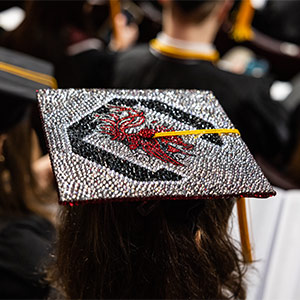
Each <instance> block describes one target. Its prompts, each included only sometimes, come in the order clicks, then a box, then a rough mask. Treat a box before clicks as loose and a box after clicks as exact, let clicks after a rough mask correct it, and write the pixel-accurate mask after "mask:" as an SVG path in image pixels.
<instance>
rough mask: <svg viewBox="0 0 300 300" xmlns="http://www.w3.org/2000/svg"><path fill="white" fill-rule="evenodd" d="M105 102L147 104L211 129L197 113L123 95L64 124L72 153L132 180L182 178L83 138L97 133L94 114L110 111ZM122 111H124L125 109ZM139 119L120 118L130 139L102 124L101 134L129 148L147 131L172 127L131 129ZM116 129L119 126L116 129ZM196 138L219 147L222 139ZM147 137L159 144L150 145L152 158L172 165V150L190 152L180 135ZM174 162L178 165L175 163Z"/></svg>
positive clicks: (172, 179) (145, 136) (154, 109)
mask: <svg viewBox="0 0 300 300" xmlns="http://www.w3.org/2000/svg"><path fill="white" fill-rule="evenodd" d="M109 105H112V106H125V107H131V108H133V107H135V106H136V105H142V106H143V107H147V108H148V109H150V110H152V111H154V112H158V113H161V114H164V115H167V116H169V117H171V118H172V119H174V120H177V121H179V122H182V123H185V124H188V125H190V126H192V127H193V128H195V129H213V128H214V126H213V125H212V124H211V123H209V122H207V121H205V120H203V119H201V118H199V117H197V116H194V115H190V114H188V113H186V112H184V111H182V110H180V109H177V108H174V107H171V106H169V105H167V104H165V103H162V102H160V101H157V100H146V99H126V98H125V99H124V98H123V99H117V98H116V99H113V100H111V101H109V102H108V103H107V105H103V106H101V107H100V108H98V109H95V110H94V111H92V112H91V113H89V114H88V115H86V116H85V117H83V118H82V119H81V120H79V121H77V122H75V123H73V124H72V125H70V126H69V127H68V129H67V132H68V137H69V140H70V145H71V147H72V151H73V153H75V154H77V155H80V156H81V157H84V158H85V159H88V160H90V161H92V162H95V163H97V164H98V165H101V166H104V167H106V168H109V169H111V170H114V171H116V172H118V173H119V174H122V175H124V176H126V177H127V178H130V179H133V180H136V181H157V180H159V181H162V180H163V181H179V180H181V179H182V176H181V175H179V174H176V173H175V172H172V171H169V170H167V169H165V168H164V167H162V168H161V169H159V170H158V171H152V170H149V169H148V168H146V167H142V166H140V165H137V164H135V163H133V162H130V161H128V160H126V159H123V158H121V157H119V156H117V155H114V154H113V153H110V152H107V151H105V150H104V149H101V148H99V147H96V146H94V145H93V144H91V143H89V142H88V141H86V138H87V136H89V135H91V134H92V133H94V132H95V131H96V130H97V131H98V132H99V129H98V128H99V126H101V124H100V123H101V122H100V123H99V119H98V118H99V117H96V118H95V116H96V115H98V116H106V115H109V114H110V113H111V111H110V109H109V108H108V106H109ZM133 110H134V109H133ZM125 113H126V114H128V111H127V112H125ZM134 114H137V112H136V113H134V112H133V111H131V115H132V116H133V115H134ZM112 118H113V117H112ZM109 119H110V118H109ZM112 120H113V119H112ZM142 120H143V118H142V117H141V115H140V116H139V117H134V118H133V119H132V121H131V119H130V118H128V119H125V121H123V126H124V123H125V122H126V123H125V127H126V126H127V128H126V129H125V131H124V132H125V133H126V134H127V136H130V134H131V133H135V138H133V137H131V139H127V138H125V137H124V139H123V140H122V137H123V136H122V137H121V133H116V132H117V131H116V129H115V131H113V130H112V129H111V128H110V127H104V128H105V134H107V135H108V136H110V137H111V138H112V139H113V138H115V139H120V140H121V142H122V141H123V142H124V143H125V144H126V143H127V145H128V146H129V147H131V149H134V147H140V148H141V149H143V146H142V142H143V143H145V142H146V139H147V138H148V136H150V133H151V134H152V132H151V131H149V130H154V131H155V130H160V129H163V130H160V131H166V130H172V129H171V128H169V129H166V128H159V127H155V126H153V128H147V130H146V131H143V129H146V128H145V126H144V128H141V129H139V130H137V129H134V128H131V125H134V126H136V128H137V127H138V126H141V125H142V124H141V125H137V124H139V123H140V122H142ZM104 122H105V121H104ZM128 122H129V123H128ZM107 123H108V124H106V125H112V124H111V123H110V122H107ZM116 123H117V121H116V120H114V125H115V124H116ZM102 124H103V125H104V124H105V123H102ZM126 124H127V125H126ZM119 125H120V126H121V124H120V123H119ZM119 125H118V126H119ZM128 126H129V127H128ZM118 130H120V129H118ZM135 130H136V131H135ZM102 131H103V130H102ZM108 132H109V133H108ZM138 132H140V134H142V136H140V135H139V136H140V138H137V136H138V134H137V133H138ZM125 136H126V135H125ZM200 138H201V139H205V140H207V141H209V142H211V143H213V144H215V145H217V146H220V147H221V146H222V145H223V142H222V140H221V138H220V137H219V135H218V134H210V135H209V134H206V135H205V134H204V135H202V136H201V137H200ZM137 140H139V141H137ZM149 140H151V141H152V140H153V142H154V141H156V140H157V142H158V143H159V145H157V146H156V147H158V149H159V150H157V149H155V150H153V149H154V148H155V147H154V146H153V145H151V149H152V150H151V153H152V154H151V155H153V156H156V157H161V159H162V160H163V159H164V160H170V159H171V161H172V162H171V161H169V162H170V163H172V164H174V162H175V159H174V158H173V157H171V155H174V153H181V154H182V155H190V154H187V153H188V151H190V150H191V147H190V145H182V144H181V141H180V137H176V139H175V137H168V138H164V139H163V140H162V138H159V139H149V138H148V139H147V141H148V142H149ZM158 140H160V141H158ZM175 141H176V142H175ZM179 141H180V142H179ZM144 147H145V149H146V150H144V149H143V151H145V152H146V153H149V151H150V150H149V149H148V146H144ZM161 151H162V152H161ZM177 151H179V152H177ZM169 157H170V158H169ZM173 160H174V161H173ZM175 164H177V165H178V162H177V163H175Z"/></svg>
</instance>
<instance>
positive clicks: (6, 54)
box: [0, 47, 57, 132]
mask: <svg viewBox="0 0 300 300" xmlns="http://www.w3.org/2000/svg"><path fill="white" fill-rule="evenodd" d="M52 74H53V66H52V65H51V64H50V63H48V62H46V61H43V60H40V59H37V58H35V57H31V56H29V55H26V54H23V53H20V52H16V51H13V50H10V49H6V48H2V47H0V97H1V98H0V105H1V109H0V132H1V131H6V130H8V129H9V128H10V127H12V126H13V125H14V124H16V123H17V122H18V121H20V120H21V119H22V117H23V115H24V113H25V112H26V110H27V108H28V105H30V104H33V103H36V90H37V89H41V88H47V87H51V88H56V87H57V86H56V81H55V79H54V78H53V77H52Z"/></svg>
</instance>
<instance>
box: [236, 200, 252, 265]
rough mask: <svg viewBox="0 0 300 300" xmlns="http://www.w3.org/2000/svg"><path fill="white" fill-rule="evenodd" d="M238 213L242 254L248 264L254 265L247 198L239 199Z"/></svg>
mask: <svg viewBox="0 0 300 300" xmlns="http://www.w3.org/2000/svg"><path fill="white" fill-rule="evenodd" d="M237 212H238V219H239V227H240V237H241V245H242V252H243V255H244V258H245V260H246V262H247V263H252V262H253V257H252V249H251V243H250V236H249V229H248V222H247V212H246V200H245V198H240V199H238V201H237Z"/></svg>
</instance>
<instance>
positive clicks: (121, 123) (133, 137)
mask: <svg viewBox="0 0 300 300" xmlns="http://www.w3.org/2000/svg"><path fill="white" fill-rule="evenodd" d="M108 109H109V110H110V113H109V114H106V115H104V116H103V115H102V116H101V115H99V114H96V115H95V117H96V118H98V121H99V122H100V123H99V124H100V125H99V127H100V131H99V132H100V133H101V134H104V135H108V136H110V137H111V140H117V141H120V142H123V143H124V144H126V145H127V146H128V147H129V148H130V149H131V150H136V149H138V148H139V149H142V150H143V151H144V152H145V153H147V154H148V155H149V156H153V157H156V158H158V159H160V160H161V161H163V162H166V163H171V164H173V165H177V166H182V165H183V164H182V163H181V162H179V161H178V160H177V159H176V157H175V156H176V154H180V156H181V157H182V156H186V155H188V156H191V155H192V154H191V153H188V152H187V151H189V150H191V149H193V147H194V146H193V145H191V144H186V143H184V142H183V139H182V138H181V137H180V136H169V137H160V138H155V139H153V138H152V137H153V136H154V134H155V133H157V132H165V131H174V128H166V127H165V126H162V125H158V124H157V125H155V124H156V121H152V122H151V125H152V126H151V127H152V128H149V127H148V126H149V125H148V126H147V125H145V120H146V118H145V115H144V112H143V111H137V110H135V109H133V108H131V107H125V106H114V105H109V106H108Z"/></svg>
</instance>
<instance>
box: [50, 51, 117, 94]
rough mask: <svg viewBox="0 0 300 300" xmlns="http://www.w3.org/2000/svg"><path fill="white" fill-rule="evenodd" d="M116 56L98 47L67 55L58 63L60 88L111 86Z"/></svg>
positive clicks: (56, 74)
mask: <svg viewBox="0 0 300 300" xmlns="http://www.w3.org/2000/svg"><path fill="white" fill-rule="evenodd" d="M114 58H115V54H114V53H110V52H108V51H105V50H96V49H89V50H86V51H83V52H81V53H78V54H76V55H73V56H66V57H65V58H64V59H63V61H61V62H60V63H58V64H57V65H56V71H55V77H56V79H57V82H58V86H59V88H108V87H110V86H111V81H112V71H113V63H114Z"/></svg>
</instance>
